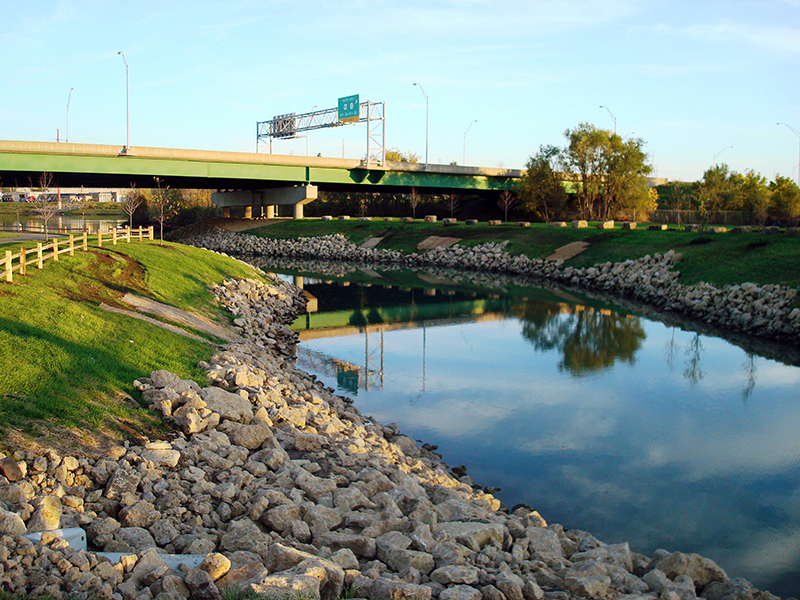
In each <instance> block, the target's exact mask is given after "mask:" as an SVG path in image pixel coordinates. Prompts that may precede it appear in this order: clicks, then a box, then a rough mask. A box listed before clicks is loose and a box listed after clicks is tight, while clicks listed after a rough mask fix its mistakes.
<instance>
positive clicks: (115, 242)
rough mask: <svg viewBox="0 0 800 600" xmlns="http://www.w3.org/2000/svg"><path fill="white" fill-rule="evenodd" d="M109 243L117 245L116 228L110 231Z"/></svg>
mask: <svg viewBox="0 0 800 600" xmlns="http://www.w3.org/2000/svg"><path fill="white" fill-rule="evenodd" d="M111 242H112V243H113V244H114V245H115V246H116V245H117V228H116V227H114V229H112V230H111Z"/></svg>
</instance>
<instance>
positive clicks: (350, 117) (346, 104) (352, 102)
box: [339, 94, 361, 123]
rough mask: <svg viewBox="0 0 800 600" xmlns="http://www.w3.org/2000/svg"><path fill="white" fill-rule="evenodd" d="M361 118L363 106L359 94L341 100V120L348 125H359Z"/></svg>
mask: <svg viewBox="0 0 800 600" xmlns="http://www.w3.org/2000/svg"><path fill="white" fill-rule="evenodd" d="M360 116H361V105H360V104H359V102H358V94H355V95H354V96H345V97H344V98H339V120H340V121H345V122H346V123H357V122H358V120H359V118H360Z"/></svg>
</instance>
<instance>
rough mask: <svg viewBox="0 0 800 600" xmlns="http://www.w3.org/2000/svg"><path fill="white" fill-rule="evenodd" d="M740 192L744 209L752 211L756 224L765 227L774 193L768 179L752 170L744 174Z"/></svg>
mask: <svg viewBox="0 0 800 600" xmlns="http://www.w3.org/2000/svg"><path fill="white" fill-rule="evenodd" d="M740 190H741V197H742V209H744V210H748V211H750V212H751V213H752V215H753V218H754V219H755V220H756V222H758V223H759V224H760V225H763V224H764V221H766V219H767V215H768V214H769V208H770V203H771V201H772V191H771V190H770V189H769V186H768V185H767V178H766V177H762V176H761V175H760V174H759V173H756V172H755V171H753V170H752V169H751V170H749V171H747V172H746V173H745V174H744V176H743V179H742V183H741V187H740Z"/></svg>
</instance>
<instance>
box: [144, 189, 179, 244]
mask: <svg viewBox="0 0 800 600" xmlns="http://www.w3.org/2000/svg"><path fill="white" fill-rule="evenodd" d="M153 179H155V183H156V187H155V188H154V189H153V192H152V198H151V199H150V211H151V213H152V215H153V218H154V219H155V220H156V221H157V222H158V224H159V226H160V227H159V230H160V231H159V240H160V242H161V244H160V245H162V246H163V245H164V223H166V222H168V221H169V220H170V219H171V218H172V217H173V216H174V215H175V214H176V213H177V210H178V202H177V201H176V198H175V195H174V194H172V193H171V192H172V191H171V190H170V189H169V186H168V185H167V186H165V185H162V181H161V179H160V178H159V177H154V178H153Z"/></svg>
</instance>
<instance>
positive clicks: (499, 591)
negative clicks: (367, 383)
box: [0, 281, 775, 600]
mask: <svg viewBox="0 0 800 600" xmlns="http://www.w3.org/2000/svg"><path fill="white" fill-rule="evenodd" d="M215 292H216V294H217V296H218V297H219V298H220V300H221V302H223V303H224V304H225V305H226V306H228V307H229V308H230V309H231V310H232V311H233V312H234V314H235V315H236V324H237V328H238V329H239V330H240V333H241V335H242V337H243V338H244V341H241V342H236V343H234V344H232V345H230V346H228V347H226V348H225V349H224V350H223V351H220V352H218V353H216V354H215V355H213V356H212V357H211V358H210V360H209V361H208V362H207V363H202V366H203V367H204V368H205V370H206V372H207V375H208V383H209V385H208V386H206V387H201V386H200V385H198V384H197V383H195V382H194V381H187V380H181V379H179V378H178V376H176V375H174V374H172V373H169V372H166V371H156V372H153V373H152V374H151V375H150V377H149V378H142V379H140V380H137V382H135V386H136V387H137V388H138V389H139V390H141V392H142V396H143V397H144V398H145V399H146V400H147V401H148V402H149V403H150V405H151V407H153V408H154V409H155V410H157V411H158V412H160V413H161V414H162V415H163V416H164V418H165V419H167V420H168V421H170V422H171V423H173V424H174V429H175V431H174V434H173V435H172V436H171V437H170V438H169V439H167V440H160V441H154V442H150V443H147V444H145V445H143V446H135V445H126V446H124V447H117V448H113V449H112V450H111V451H110V452H109V453H108V454H107V455H106V456H102V457H100V458H97V459H90V458H78V457H70V456H67V457H62V456H58V455H56V454H55V453H54V452H49V453H47V454H46V455H45V456H35V455H33V454H29V453H24V452H17V453H15V454H14V455H13V456H11V457H5V458H2V460H0V473H1V474H2V476H0V587H1V588H2V589H4V590H8V591H11V592H14V593H23V592H26V593H30V594H32V595H35V596H39V595H44V594H48V595H50V596H51V597H52V598H54V599H56V600H60V599H61V598H66V597H75V598H78V597H80V598H101V599H104V600H151V599H153V598H157V599H159V600H167V599H175V600H179V599H183V598H190V597H192V598H198V599H213V600H217V599H219V598H221V594H222V591H223V590H226V589H231V588H236V589H239V590H242V591H244V592H257V593H263V594H265V595H266V596H268V597H274V598H297V597H302V598H312V597H314V598H321V599H322V600H335V599H337V598H340V597H342V596H343V595H346V596H347V597H356V598H371V599H391V600H395V599H398V600H399V599H403V598H409V599H411V598H415V599H420V600H429V599H430V598H439V599H440V600H456V599H458V600H542V599H543V598H551V599H553V600H556V599H557V600H570V599H573V598H623V597H625V598H629V599H631V600H633V599H656V598H661V599H665V600H666V599H669V600H673V599H683V600H690V599H694V598H697V595H698V594H700V595H701V597H703V598H708V599H723V598H724V599H728V598H735V599H739V598H755V599H756V600H773V599H774V598H775V597H774V596H772V595H771V594H768V593H766V592H758V591H756V590H754V589H753V586H752V585H750V584H749V583H748V582H746V581H743V580H736V579H729V578H728V576H727V575H726V574H725V572H724V571H723V570H722V569H720V568H719V567H718V566H717V565H716V564H714V563H713V562H712V561H710V560H708V559H704V558H701V557H700V556H697V555H692V554H683V553H680V552H674V553H669V552H666V551H663V550H659V551H657V552H656V553H655V554H654V555H653V556H652V557H649V558H648V557H645V556H643V555H640V554H636V553H634V552H632V551H631V550H630V548H629V547H628V544H615V545H606V544H603V543H602V542H600V541H599V540H597V539H595V538H594V537H593V536H592V535H591V534H589V533H586V532H583V531H565V530H564V528H563V527H561V526H559V525H547V523H546V522H545V521H544V519H543V518H542V517H541V516H540V515H539V514H538V513H537V512H536V511H534V510H531V509H530V508H528V507H517V508H515V509H514V510H512V511H510V512H509V511H508V510H507V509H505V507H503V506H502V504H501V503H500V502H499V501H498V500H497V499H496V498H494V497H493V496H492V495H491V494H488V493H486V492H485V491H483V490H482V489H481V488H480V487H479V486H476V485H474V484H473V483H472V481H471V480H470V479H469V476H468V475H466V474H465V473H464V472H463V469H453V470H451V469H449V468H448V467H447V465H446V464H444V463H443V462H442V461H441V459H440V457H439V456H438V455H436V454H435V453H433V452H432V451H430V450H427V449H425V448H424V447H420V446H418V445H417V443H416V442H415V441H414V440H413V439H411V438H409V437H407V436H404V435H402V434H401V433H400V432H399V430H398V427H397V426H396V425H394V424H389V425H381V424H379V423H377V422H375V421H374V420H372V419H370V418H368V417H365V416H363V415H362V414H361V413H360V412H359V411H358V410H357V409H356V408H355V407H354V406H353V405H352V402H351V401H350V400H349V399H347V398H343V397H340V396H337V395H335V394H334V393H333V391H332V390H330V389H328V388H324V387H323V386H322V385H321V384H320V382H318V381H316V380H315V379H314V377H312V376H310V375H308V374H306V373H304V372H303V371H301V370H299V369H297V368H296V367H295V366H294V364H293V362H292V356H293V354H294V344H293V342H294V339H293V335H294V334H292V333H291V332H290V331H289V330H288V329H286V328H285V326H284V323H285V322H288V320H291V319H292V318H293V317H295V316H296V315H297V314H298V312H299V311H300V308H301V306H302V296H301V295H300V293H299V290H296V289H293V288H290V287H289V286H288V285H286V284H283V283H281V282H279V281H278V282H275V283H274V284H273V285H263V284H260V283H257V282H253V281H227V282H225V283H224V284H223V285H221V286H217V287H216V288H215ZM59 527H62V528H63V527H82V528H83V529H85V530H86V532H87V534H88V539H89V542H90V544H91V549H90V550H88V551H87V550H78V549H75V548H71V547H70V546H69V545H68V543H67V542H66V541H65V540H64V539H63V538H62V537H59V535H57V534H56V533H54V532H53V531H52V530H54V529H57V528H59ZM37 531H38V532H43V533H42V534H41V541H39V542H36V543H34V542H32V541H30V540H29V539H28V538H26V537H23V534H29V533H31V532H37ZM100 550H102V551H104V552H115V553H119V554H118V556H119V560H118V561H117V562H112V561H111V560H109V559H108V557H106V556H105V555H101V554H97V552H96V551H100ZM174 553H183V554H192V555H204V556H203V557H202V560H201V561H200V562H199V564H198V565H197V566H195V567H190V566H188V565H186V564H184V565H182V566H180V567H179V568H177V569H173V568H170V565H169V564H168V562H167V560H166V557H167V555H170V554H174Z"/></svg>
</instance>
